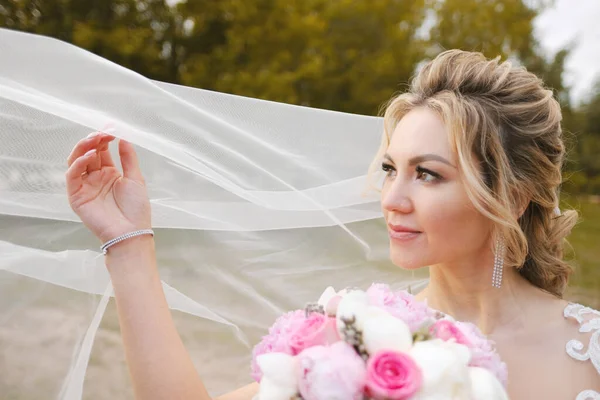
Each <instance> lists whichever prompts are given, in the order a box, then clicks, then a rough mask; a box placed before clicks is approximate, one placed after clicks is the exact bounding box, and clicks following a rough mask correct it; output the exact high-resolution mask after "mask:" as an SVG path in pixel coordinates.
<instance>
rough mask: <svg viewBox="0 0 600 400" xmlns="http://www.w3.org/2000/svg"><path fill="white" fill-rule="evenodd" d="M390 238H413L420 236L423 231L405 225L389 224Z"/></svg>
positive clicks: (402, 239) (404, 239) (403, 239)
mask: <svg viewBox="0 0 600 400" xmlns="http://www.w3.org/2000/svg"><path fill="white" fill-rule="evenodd" d="M388 231H389V234H390V238H392V239H395V240H401V241H406V240H411V239H414V238H416V237H417V236H419V235H420V234H421V233H422V232H421V231H419V230H417V229H413V228H410V227H407V226H403V225H395V224H388Z"/></svg>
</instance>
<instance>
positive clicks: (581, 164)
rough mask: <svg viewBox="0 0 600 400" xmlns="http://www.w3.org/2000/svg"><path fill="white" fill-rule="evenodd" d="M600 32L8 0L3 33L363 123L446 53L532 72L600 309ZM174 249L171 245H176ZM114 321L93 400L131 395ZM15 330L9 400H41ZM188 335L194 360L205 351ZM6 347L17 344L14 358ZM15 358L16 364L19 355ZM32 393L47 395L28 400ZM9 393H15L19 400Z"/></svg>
mask: <svg viewBox="0 0 600 400" xmlns="http://www.w3.org/2000/svg"><path fill="white" fill-rule="evenodd" d="M599 20H600V0H555V1H552V0H188V1H177V0H167V1H163V0H147V1H143V0H0V27H4V28H9V29H15V30H19V31H25V32H31V33H37V34H41V35H46V36H51V37H55V38H58V39H60V40H63V41H66V42H69V43H72V44H74V45H76V46H79V47H81V48H84V49H86V50H88V51H90V52H93V53H95V54H97V55H99V56H101V57H104V58H106V59H108V60H111V61H113V62H115V63H117V64H120V65H122V66H124V67H126V68H129V69H131V70H133V71H135V72H138V73H140V74H142V75H144V76H146V77H148V78H151V79H154V80H159V81H164V82H170V83H175V84H180V85H186V86H191V87H197V88H202V89H208V90H214V91H218V92H224V93H231V94H235V95H241V96H249V97H253V98H259V99H265V100H272V101H277V102H284V103H289V104H297V105H303V106H307V107H315V108H323V109H329V110H336V111H342V112H349V113H356V114H363V115H378V114H379V113H380V111H381V107H382V105H383V104H384V103H385V102H386V101H387V100H388V99H389V98H390V97H391V96H392V95H394V94H395V93H398V92H400V91H403V90H405V89H406V88H407V85H408V82H409V80H410V77H411V76H412V75H413V74H414V73H415V71H416V69H417V68H419V66H420V65H421V64H422V63H423V62H425V61H426V60H428V59H430V58H432V57H434V56H435V55H437V54H438V53H439V52H441V51H443V50H445V49H451V48H460V49H464V50H476V51H481V52H483V53H484V54H485V55H486V56H488V57H495V56H501V57H502V58H503V59H511V60H513V61H514V62H515V63H518V64H522V65H525V66H526V67H527V68H528V69H529V70H530V71H532V72H534V73H536V74H537V75H539V76H540V77H541V78H543V79H544V80H545V82H546V84H547V85H548V86H549V87H551V88H552V89H553V90H554V93H555V95H556V98H557V99H558V100H559V101H560V103H561V104H562V107H563V114H564V124H563V128H564V135H565V141H566V143H567V146H568V149H569V156H568V162H567V164H566V165H565V169H564V179H565V183H564V186H563V188H562V193H561V201H562V207H563V208H574V209H576V210H578V211H579V212H580V214H581V222H580V223H579V224H578V225H577V227H576V228H575V230H574V231H573V233H572V235H571V236H570V239H569V241H570V245H571V247H570V250H569V251H568V254H567V257H568V258H569V260H570V262H571V263H572V265H573V267H574V270H575V273H574V275H573V278H572V280H571V283H570V287H569V290H568V293H567V298H569V299H571V300H575V301H579V302H581V303H583V304H586V305H590V306H592V307H594V308H597V309H598V308H600V265H599V264H600V46H599V45H598V43H599V42H600V24H598V23H597V21H599ZM2 57H3V55H2V54H0V62H2ZM40 68H43V65H41V66H40ZM9 222H10V220H9ZM42 222H43V221H42ZM42 222H40V224H42ZM17 223H18V221H16V220H15V221H13V224H14V226H17ZM4 228H5V229H6V230H10V229H11V228H10V225H6V226H5V227H4ZM22 232H25V233H27V232H29V231H25V230H22ZM25 233H23V234H25ZM27 234H29V233H27ZM192 239H193V238H191V239H189V242H188V243H194V240H195V239H194V240H192ZM196 239H197V238H196ZM162 240H163V241H165V242H166V243H169V241H168V237H167V236H165V237H163V238H162ZM190 245H191V244H190ZM57 246H58V244H57ZM327 256H328V257H331V256H332V255H327ZM0 283H1V282H0ZM73 304H75V302H74V303H73ZM107 316H108V317H107V318H105V320H104V322H103V326H102V327H101V329H100V331H99V339H98V342H99V345H98V344H96V345H95V346H94V353H93V354H92V358H91V361H90V368H89V370H88V377H87V378H86V379H87V380H89V381H92V385H90V386H89V387H90V389H89V392H88V394H87V395H86V397H85V398H86V399H105V398H106V399H109V398H127V397H130V396H128V395H130V394H131V393H130V389H129V388H128V386H129V383H128V382H129V381H128V376H127V372H126V370H125V367H124V360H123V357H122V354H121V350H120V337H119V335H118V324H117V323H116V318H115V309H114V304H113V302H111V304H110V306H109V309H108V310H107ZM61 318H62V317H61ZM176 318H179V319H178V321H179V322H180V323H181V324H182V325H181V327H182V328H181V331H182V332H183V331H186V329H187V328H185V326H186V325H183V324H184V323H186V324H188V323H189V324H190V325H191V324H198V323H199V322H198V319H197V318H192V317H190V318H189V320H188V319H184V317H183V316H177V317H176ZM186 318H187V317H186ZM41 320H42V319H36V320H35V321H38V322H36V323H35V324H32V326H31V327H27V326H24V327H21V326H19V327H18V329H16V330H15V331H16V332H21V333H22V332H24V331H25V330H27V331H29V330H30V331H31V332H32V334H31V335H30V336H27V337H28V338H29V339H30V340H29V339H27V340H28V341H27V342H26V343H25V344H24V345H25V346H27V347H31V348H36V346H39V345H40V343H39V341H40V339H39V336H40V335H39V333H40V332H42V331H53V330H56V329H57V326H55V325H57V324H55V323H53V322H52V323H51V322H48V324H47V325H44V326H42V325H40V323H39V321H41ZM47 320H48V321H54V320H59V319H52V318H47ZM60 320H62V319H60ZM182 321H183V322H182ZM0 322H2V321H0ZM61 326H62V328H61V329H62V330H64V331H65V332H67V330H73V328H70V327H69V326H68V325H65V323H64V322H61ZM194 326H196V325H194ZM198 326H199V325H198ZM0 327H2V324H1V323H0ZM25 328H26V329H25ZM205 330H206V328H205V327H204V326H202V329H198V332H200V331H202V332H203V334H205V332H204V331H205ZM15 331H11V330H10V329H8V330H7V332H8V333H7V334H6V335H5V336H1V335H0V372H1V374H0V375H1V376H2V379H4V380H5V382H4V387H5V389H4V390H5V391H4V394H3V392H2V390H0V398H2V399H4V398H11V399H17V398H18V399H29V398H40V394H39V393H44V391H45V390H46V389H45V388H46V386H44V384H42V383H40V382H45V381H41V380H40V381H34V380H33V379H30V380H24V378H23V377H29V376H30V372H31V371H30V369H29V368H30V367H29V365H30V364H26V363H24V364H23V365H24V366H25V367H23V368H22V370H19V371H16V368H14V366H15V365H17V361H18V360H20V359H21V358H23V355H22V352H20V351H18V349H19V347H16V346H14V342H15V340H14V337H11V336H10V335H11V333H10V332H15ZM187 331H190V332H194V331H192V330H191V329H188V330H187ZM187 331H186V332H187ZM0 333H1V332H0ZM59 334H61V335H62V333H60V331H59ZM215 335H216V334H215ZM257 335H258V333H257ZM13 336H14V335H13ZM24 336H25V335H24ZM188 336H189V337H190V338H192V339H190V347H192V350H194V347H193V346H196V347H198V348H200V347H201V345H200V343H198V341H197V340H195V339H194V338H195V336H194V335H192V334H190V335H188ZM217 336H218V335H217ZM3 337H4V338H5V339H6V340H8V343H9V345H8V346H7V343H6V342H5V344H4V348H2V338H3ZM215 340H217V339H215ZM11 343H13V344H11ZM194 343H195V344H194ZM11 346H12V347H11ZM223 346H230V344H228V343H224V344H223ZM11 348H12V349H14V351H13V353H14V354H13V355H8V350H10V349H11ZM65 348H66V347H65ZM196 350H197V351H198V352H199V351H200V350H198V349H196ZM5 351H6V352H5ZM56 353H57V354H61V355H62V354H65V351H64V349H62V348H60V351H58V350H57V352H56ZM48 359H50V358H48ZM43 360H46V358H43ZM43 360H42V358H40V359H39V360H37V359H36V361H35V362H36V363H41V361H43ZM115 360H119V362H118V364H117V367H115ZM209 360H210V361H213V360H212V359H210V357H209ZM42 364H43V363H42ZM42 367H44V365H42ZM46 367H47V368H46V370H43V371H42V375H41V376H42V377H44V378H45V379H46V380H47V381H50V380H51V379H54V380H57V379H56V378H53V375H52V373H51V370H52V366H51V364H50V361H48V365H47V366H46ZM42 369H43V368H40V370H42ZM15 371H16V372H15ZM11 374H12V375H11ZM11 376H12V377H11ZM2 379H0V381H2ZM40 379H41V378H40ZM13 381H14V382H18V384H16V385H13V383H12V382H13ZM23 382H25V383H23ZM93 382H98V383H97V386H94V384H93ZM106 382H108V383H109V384H108V386H107V385H106ZM11 385H13V386H11ZM25 386H28V387H34V386H39V390H38V391H36V392H34V391H33V390H31V391H28V392H27V393H35V394H31V395H27V394H26V393H25V392H24V390H23V388H24V387H25ZM2 387H3V386H2V382H0V389H1V388H2ZM11 387H13V388H16V389H13V392H10V390H9V389H10V388H11ZM6 388H8V389H6ZM7 393H8V394H7ZM10 393H12V394H10ZM3 396H4V397H3ZM6 396H8V397H6Z"/></svg>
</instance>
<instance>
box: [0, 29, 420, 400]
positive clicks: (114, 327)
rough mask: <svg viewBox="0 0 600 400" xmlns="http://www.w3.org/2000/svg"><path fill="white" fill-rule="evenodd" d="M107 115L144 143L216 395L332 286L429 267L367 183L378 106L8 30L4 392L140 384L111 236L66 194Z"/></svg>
mask: <svg viewBox="0 0 600 400" xmlns="http://www.w3.org/2000/svg"><path fill="white" fill-rule="evenodd" d="M385 100H386V99H382V102H383V101H385ZM99 129H111V130H112V131H113V132H114V135H115V136H118V137H123V138H125V139H127V140H129V141H131V142H132V143H134V144H135V145H136V148H137V150H138V153H139V156H140V162H141V164H142V170H143V173H144V176H145V178H146V180H147V184H148V188H149V193H150V197H151V202H152V210H153V226H154V228H155V232H156V237H155V238H156V243H157V252H158V262H159V265H160V273H161V277H162V279H163V281H164V287H165V290H166V293H167V297H168V302H169V305H170V307H171V308H172V309H174V310H177V311H175V312H174V316H175V320H176V323H177V326H178V329H179V331H180V333H181V335H182V337H183V340H184V342H185V344H186V346H187V348H188V350H189V351H190V352H191V354H192V357H193V359H194V362H195V364H196V366H197V368H198V371H199V372H200V374H201V375H202V377H203V378H204V380H205V382H206V384H207V386H208V388H209V390H210V391H211V393H212V394H215V395H216V394H220V393H223V392H226V391H228V390H231V389H234V388H236V387H238V386H241V385H244V384H246V383H248V382H249V381H250V377H249V360H250V349H251V346H252V345H253V344H255V343H256V342H257V340H258V339H259V338H260V336H261V335H263V334H264V333H265V332H266V329H267V327H268V326H269V325H270V324H271V323H272V322H273V321H274V319H275V318H276V317H277V316H278V315H279V314H281V313H283V312H285V311H287V310H290V309H293V308H299V307H302V306H303V305H304V303H306V302H308V301H311V300H316V299H317V298H318V295H319V294H320V292H321V291H322V290H323V289H324V288H325V286H327V285H332V286H334V287H336V288H342V287H346V286H360V287H365V286H367V285H369V284H370V283H371V282H374V281H377V282H387V283H389V284H391V285H392V286H393V287H395V288H401V287H406V286H407V285H409V284H411V285H413V287H414V286H419V285H420V284H422V283H423V282H424V280H425V279H426V272H425V271H422V272H420V273H418V274H413V273H408V272H405V271H401V270H400V269H398V268H397V267H395V266H393V265H392V264H391V263H390V262H389V259H388V248H387V247H388V241H387V235H386V230H385V226H384V224H383V222H382V219H381V213H380V209H379V199H378V195H377V192H375V191H371V192H369V191H367V190H366V189H368V185H367V180H366V172H367V169H368V166H369V164H370V162H371V161H372V157H373V156H374V155H375V153H376V151H377V148H378V146H379V143H380V135H381V130H382V121H381V119H379V118H375V117H368V116H359V115H350V114H344V113H339V112H331V111H324V110H317V109H311V108H306V107H299V106H292V105H287V104H279V103H273V102H268V101H262V100H256V99H251V98H243V97H238V96H233V95H228V94H222V93H215V92H211V91H206V90H200V89H193V88H189V87H182V86H176V85H171V84H166V83H161V82H155V81H151V80H149V79H146V78H144V77H143V76H140V75H138V74H136V73H135V72H132V71H130V70H127V69H125V68H122V67H120V66H118V65H116V64H113V63H111V62H109V61H107V60H105V59H102V58H100V57H98V56H95V55H94V54H92V53H89V52H86V51H84V50H82V49H79V48H77V47H74V46H71V45H69V44H66V43H63V42H61V41H58V40H55V39H51V38H47V37H43V36H36V35H31V34H25V33H21V32H16V31H10V30H5V29H0V393H1V394H2V395H0V397H3V398H15V397H16V398H23V399H29V398H31V399H33V398H35V399H40V398H44V399H51V398H60V399H81V398H86V399H109V398H110V399H113V398H130V397H131V393H130V388H129V386H130V385H129V378H128V375H127V371H126V367H125V364H124V357H123V353H122V348H121V342H120V336H119V331H118V323H117V320H116V312H115V309H114V302H113V301H111V300H110V299H111V294H112V292H111V286H110V280H109V276H108V274H107V273H106V271H105V268H104V262H103V256H102V255H101V253H100V251H99V245H100V243H99V242H98V241H97V239H95V238H94V237H93V236H92V235H91V233H89V232H88V231H87V229H86V228H85V227H84V226H83V225H82V224H81V223H80V222H79V220H78V218H77V216H76V215H75V214H74V213H73V212H72V211H71V209H70V207H69V205H68V202H67V200H66V195H65V186H64V173H65V171H66V158H67V156H68V155H69V153H70V151H71V149H72V147H73V146H74V145H75V143H76V142H77V141H78V140H79V139H81V138H82V137H84V136H86V135H87V134H88V133H90V132H92V131H95V130H99ZM113 150H116V149H113ZM114 156H115V157H117V154H116V153H115V154H114Z"/></svg>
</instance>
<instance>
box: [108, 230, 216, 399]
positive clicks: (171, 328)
mask: <svg viewBox="0 0 600 400" xmlns="http://www.w3.org/2000/svg"><path fill="white" fill-rule="evenodd" d="M106 265H107V267H108V270H109V272H110V276H111V280H112V283H113V287H114V291H115V298H116V302H117V310H118V315H119V325H120V327H121V334H122V336H123V345H124V348H125V356H126V359H127V364H128V367H129V371H130V374H131V377H132V380H133V389H134V392H135V397H136V398H138V399H149V400H150V399H198V400H208V399H210V396H209V395H208V392H207V391H206V389H205V387H204V385H203V383H202V381H201V380H200V377H199V376H198V373H197V372H196V370H195V368H194V365H193V363H192V360H191V358H190V356H189V354H188V352H187V351H186V349H185V347H184V345H183V343H182V341H181V338H180V336H179V334H178V333H177V330H176V328H175V324H174V322H173V319H172V317H171V312H170V310H169V307H168V305H167V301H166V299H165V295H164V293H163V290H162V286H161V282H160V278H159V274H158V270H157V268H156V261H155V257H154V242H153V239H152V238H151V237H148V236H145V237H138V238H133V239H130V240H128V241H127V242H123V243H120V244H119V245H116V246H114V247H112V248H111V249H110V250H109V253H108V255H107V259H106Z"/></svg>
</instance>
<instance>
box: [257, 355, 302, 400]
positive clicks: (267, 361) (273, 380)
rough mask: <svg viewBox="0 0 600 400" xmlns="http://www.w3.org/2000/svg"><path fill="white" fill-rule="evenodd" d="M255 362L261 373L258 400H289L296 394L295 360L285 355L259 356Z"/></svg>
mask: <svg viewBox="0 0 600 400" xmlns="http://www.w3.org/2000/svg"><path fill="white" fill-rule="evenodd" d="M256 362H257V364H258V366H259V367H260V370H261V371H262V373H263V376H262V379H261V380H260V386H259V389H258V398H259V399H260V400H289V399H290V398H292V397H294V396H295V395H296V394H297V393H298V378H297V374H296V370H297V368H298V367H297V360H296V359H295V358H294V357H292V356H290V355H288V354H285V353H267V354H261V355H260V356H258V357H257V358H256Z"/></svg>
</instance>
